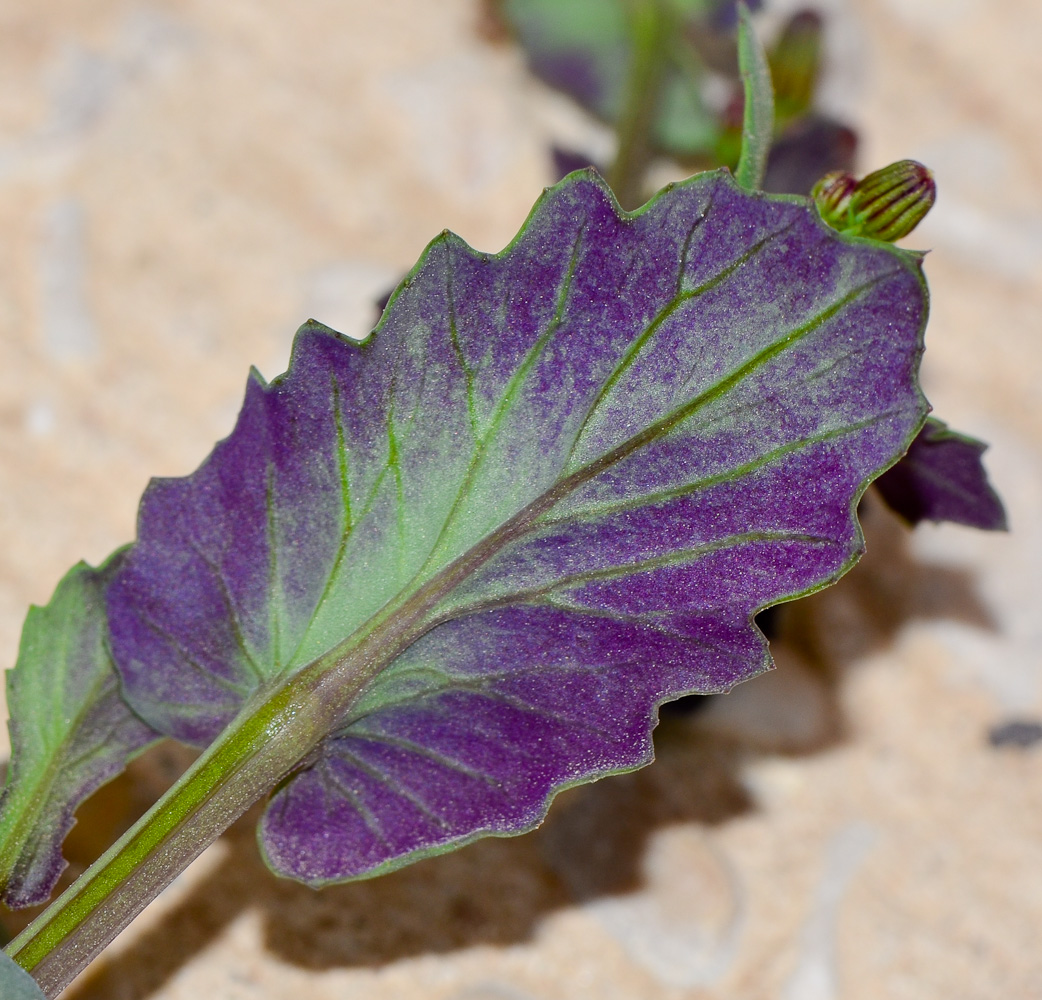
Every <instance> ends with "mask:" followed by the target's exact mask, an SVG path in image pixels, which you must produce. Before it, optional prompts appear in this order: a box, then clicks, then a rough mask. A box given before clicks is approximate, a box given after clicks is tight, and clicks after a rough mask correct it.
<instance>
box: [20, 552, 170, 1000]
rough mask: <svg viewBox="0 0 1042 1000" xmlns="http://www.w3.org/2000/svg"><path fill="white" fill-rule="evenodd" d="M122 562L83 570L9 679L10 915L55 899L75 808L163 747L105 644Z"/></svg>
mask: <svg viewBox="0 0 1042 1000" xmlns="http://www.w3.org/2000/svg"><path fill="white" fill-rule="evenodd" d="M121 558H122V557H121V556H120V555H117V556H115V557H114V558H112V559H110V560H109V561H108V562H107V563H106V564H105V565H104V566H103V567H102V568H101V569H92V568H91V567H90V566H87V565H86V564H85V563H80V564H79V565H78V566H75V567H73V568H72V569H71V570H70V571H69V573H68V574H67V575H66V577H65V579H64V580H62V582H61V583H60V584H58V588H57V590H56V591H55V593H54V597H53V598H52V599H51V602H50V604H48V605H47V606H46V607H44V608H37V607H34V608H31V609H30V610H29V614H28V616H27V618H26V620H25V627H24V629H23V630H22V642H21V646H20V648H19V652H18V662H17V663H16V665H15V667H14V669H13V670H11V671H8V674H7V701H8V705H9V706H10V711H11V721H10V723H9V728H10V731H11V754H12V757H11V767H10V770H9V772H8V778H7V785H6V787H5V788H4V791H3V796H2V798H0V898H2V899H3V901H4V903H6V904H7V905H8V906H9V907H12V908H18V907H22V906H32V905H34V904H36V903H42V902H43V901H44V900H45V899H46V898H47V897H48V896H49V895H50V894H51V890H52V889H53V888H54V885H55V883H56V882H57V881H58V877H59V875H61V873H62V870H63V869H64V868H65V862H64V860H63V859H62V855H61V843H62V840H64V839H65V835H66V834H67V833H68V832H69V830H70V829H71V827H72V825H73V823H74V822H75V821H74V819H73V813H74V812H75V810H76V808H77V807H78V806H79V804H80V803H81V802H82V801H83V800H84V799H85V798H86V797H87V796H88V795H90V794H91V792H93V791H95V790H96V789H97V788H99V787H100V786H101V785H103V784H105V783H106V782H107V781H110V780H111V779H112V778H114V777H115V776H116V775H117V774H119V772H120V771H122V770H123V768H124V767H126V765H127V762H128V761H129V760H130V759H131V758H132V757H133V756H135V755H136V754H138V753H140V752H141V751H142V750H143V749H144V748H145V747H146V746H147V745H148V744H150V743H152V742H154V741H155V740H156V739H157V738H158V737H157V734H156V733H155V731H154V730H152V729H151V728H150V727H149V726H147V725H146V724H145V723H144V722H142V721H141V720H140V719H139V718H138V717H137V716H136V715H134V713H133V712H132V711H131V710H130V709H129V708H128V707H127V705H126V704H124V702H123V700H122V698H121V697H120V694H119V682H118V680H117V677H116V672H115V669H114V668H113V665H112V660H111V658H110V656H109V652H108V648H107V644H106V642H107V640H106V634H105V614H104V611H103V593H104V588H105V586H106V584H107V583H108V580H109V578H110V577H111V575H112V573H113V571H114V570H115V569H116V567H117V565H118V564H119V562H120V561H121ZM2 996H3V998H5V1000H6V996H7V994H6V993H4V994H2Z"/></svg>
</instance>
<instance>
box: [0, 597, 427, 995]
mask: <svg viewBox="0 0 1042 1000" xmlns="http://www.w3.org/2000/svg"><path fill="white" fill-rule="evenodd" d="M413 596H414V598H418V597H419V596H420V595H413ZM425 610H426V605H425V604H424V602H423V601H417V600H414V602H412V603H411V605H410V602H408V601H406V602H405V607H402V606H398V607H397V608H396V609H395V608H388V609H386V612H387V613H384V614H381V615H378V616H377V619H376V620H374V622H373V624H372V627H371V628H369V629H367V630H365V633H364V634H361V635H359V636H358V637H357V639H355V640H353V641H351V643H350V644H349V645H348V647H347V648H343V647H338V648H337V649H334V650H333V651H331V652H330V653H329V654H327V655H326V656H324V657H322V658H320V659H318V660H316V661H315V662H314V663H312V664H311V665H310V666H308V667H306V668H305V669H304V670H302V671H301V672H300V673H298V674H295V675H293V676H292V677H291V678H289V679H288V680H286V681H284V682H282V683H281V684H278V685H277V686H273V687H269V688H267V689H266V690H264V691H261V692H258V694H257V695H255V696H254V697H253V698H252V699H250V700H249V701H248V702H247V703H246V704H245V705H244V706H243V708H242V710H241V711H240V713H239V715H238V716H237V717H236V719H235V720H234V721H233V722H232V723H231V724H230V725H229V726H228V727H227V729H225V731H224V732H223V733H222V734H221V735H220V736H219V737H218V738H217V739H216V740H215V741H214V742H213V743H212V744H211V745H210V746H209V747H208V748H207V750H206V752H205V753H204V754H203V755H202V756H201V757H200V758H199V759H198V760H197V761H196V762H195V763H194V764H193V765H192V767H190V768H189V769H188V770H187V771H186V772H185V773H184V775H182V777H181V778H180V780H179V781H178V782H177V783H176V784H175V785H174V786H173V787H172V788H171V789H170V790H169V791H168V792H167V793H166V794H165V795H164V796H163V797H162V798H161V799H159V801H158V802H156V803H155V805H154V806H153V807H152V808H151V809H150V810H149V811H148V812H147V813H146V814H145V815H144V816H143V817H142V818H141V819H140V820H139V821H138V822H137V823H136V824H135V825H134V826H133V827H132V828H131V829H130V830H128V831H127V833H126V834H124V835H123V837H121V838H120V840H118V841H117V842H116V843H115V844H114V845H113V846H112V847H111V848H110V849H109V850H108V851H107V852H106V853H105V854H104V855H102V857H101V858H99V859H98V861H96V862H95V863H94V864H93V865H92V866H91V867H90V868H89V869H88V870H87V871H86V872H85V873H84V874H83V875H82V876H81V877H80V878H79V879H78V880H77V881H76V882H75V883H74V884H73V885H72V886H70V888H69V889H67V890H66V891H65V893H63V894H62V895H61V896H60V897H59V898H58V899H57V900H56V901H55V902H54V903H53V904H52V905H51V906H49V907H48V908H47V910H45V911H44V912H43V913H42V914H41V915H40V916H39V917H37V919H36V920H35V921H33V923H32V924H30V925H29V926H28V927H27V928H26V929H25V930H24V931H23V932H22V933H21V934H20V935H19V936H18V937H17V938H15V940H14V941H12V942H11V944H10V945H9V946H8V947H7V952H8V954H9V955H10V956H11V957H12V958H13V959H14V960H15V961H16V962H18V964H19V965H21V966H22V967H23V968H24V969H26V970H27V971H29V972H31V973H32V975H33V977H34V978H35V979H36V981H37V983H38V984H39V985H40V988H41V989H42V990H43V991H44V993H45V994H46V995H47V996H48V997H56V996H57V995H58V994H59V993H60V992H61V991H62V990H63V989H64V988H65V987H66V986H68V985H69V983H70V982H72V980H73V979H74V978H75V977H76V976H77V975H78V974H79V973H80V972H81V971H82V970H83V969H84V968H86V966H87V965H88V964H89V963H90V962H91V961H92V960H93V959H94V957H95V956H97V955H98V954H99V953H100V952H101V950H102V949H103V948H104V947H105V946H106V945H107V944H109V942H110V941H112V940H113V939H114V938H115V937H116V935H117V934H119V932H120V931H121V930H123V928H124V927H126V926H127V924H129V923H130V921H131V920H133V919H134V917H136V916H137V915H138V914H139V913H140V912H141V911H142V910H143V909H144V908H145V907H146V906H147V905H148V904H149V903H150V902H151V901H152V900H153V899H155V898H156V896H158V895H159V893H160V892H162V890H163V889H165V888H166V887H167V886H168V885H169V884H170V883H171V882H172V881H173V880H174V879H175V878H176V877H177V876H178V875H179V874H180V873H181V872H182V871H184V869H185V868H187V867H188V865H189V864H191V862H192V861H194V860H195V859H196V858H197V857H198V856H199V855H200V854H201V853H202V852H203V851H204V850H205V849H206V848H207V847H208V846H209V845H210V844H211V843H212V842H213V841H214V840H216V839H217V837H219V836H220V835H221V833H223V832H224V831H225V830H226V829H227V828H228V827H229V826H230V825H231V824H232V823H234V822H235V820H236V819H238V818H239V817H240V816H241V815H242V814H243V813H244V812H245V811H246V810H247V809H248V808H249V807H250V806H251V805H253V803H254V802H257V801H258V800H260V799H261V798H263V797H265V796H266V795H267V794H268V793H269V792H270V791H271V790H272V789H273V788H274V787H275V785H276V784H277V783H278V782H279V781H280V780H281V779H282V778H283V777H285V776H286V775H287V774H289V773H290V772H291V771H292V770H293V769H294V768H296V767H297V766H299V765H300V764H302V763H303V762H305V761H306V760H307V759H308V757H309V755H310V754H311V753H312V752H313V751H314V750H315V748H316V747H317V746H318V744H319V743H320V742H321V740H322V739H323V738H324V737H325V736H327V735H328V734H329V732H330V731H331V730H332V729H334V728H335V727H336V725H337V722H338V720H342V719H343V718H344V717H345V715H346V713H347V712H348V710H349V708H350V705H351V704H352V703H353V702H354V700H355V699H356V698H357V697H358V694H359V692H360V691H361V690H362V688H363V687H364V686H365V684H366V683H368V681H369V680H370V679H371V678H372V677H373V676H374V674H375V673H377V672H378V671H379V670H380V669H381V668H382V667H383V666H385V665H386V664H387V663H388V662H390V661H391V660H393V659H394V658H395V657H396V656H398V654H399V653H400V652H401V651H402V649H404V648H405V647H406V646H408V645H409V644H410V643H412V642H414V641H415V640H416V638H417V637H418V635H419V634H422V632H423V631H425V630H426V628H427V627H428V626H427V624H426V623H425V622H424V621H423V618H424V614H423V612H424V611H425ZM394 611H397V612H398V614H397V615H395V614H394V613H393V612H394Z"/></svg>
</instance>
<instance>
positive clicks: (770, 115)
mask: <svg viewBox="0 0 1042 1000" xmlns="http://www.w3.org/2000/svg"><path fill="white" fill-rule="evenodd" d="M738 68H739V71H740V72H741V75H742V88H743V90H744V93H745V110H744V112H743V117H742V152H741V155H740V156H739V158H738V166H737V167H736V168H735V172H734V177H735V180H736V181H738V183H739V184H740V185H741V186H742V187H743V188H745V190H746V191H756V190H758V189H759V188H760V187H761V186H762V185H763V177H764V174H765V173H766V171H767V155H768V153H770V151H771V139H772V138H773V135H774V89H773V87H772V86H771V70H770V67H769V65H768V63H767V54H766V52H764V49H763V46H762V45H761V44H760V40H759V38H757V36H756V32H755V30H754V29H753V23H752V16H751V15H750V14H749V8H748V7H747V6H746V5H745V3H744V2H740V3H739V4H738Z"/></svg>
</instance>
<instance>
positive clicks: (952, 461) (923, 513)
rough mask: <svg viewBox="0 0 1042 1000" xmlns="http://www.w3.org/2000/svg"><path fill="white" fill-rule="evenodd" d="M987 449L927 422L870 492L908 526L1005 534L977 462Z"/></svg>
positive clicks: (1003, 516) (984, 473)
mask: <svg viewBox="0 0 1042 1000" xmlns="http://www.w3.org/2000/svg"><path fill="white" fill-rule="evenodd" d="M987 448H988V446H987V445H986V444H985V443H984V442H983V441H978V440H977V439H976V438H972V437H968V436H967V435H965V434H959V433H958V432H957V431H953V430H951V429H950V428H949V427H948V426H947V424H944V423H943V422H941V421H940V420H936V419H934V418H933V417H931V418H930V419H929V420H927V421H926V424H925V425H924V426H923V429H922V430H921V431H920V432H919V435H918V436H917V437H916V439H915V440H914V441H913V442H912V444H911V447H910V448H909V449H908V454H907V455H905V457H904V458H902V459H901V461H900V462H898V464H897V465H895V466H894V467H893V468H892V469H890V470H889V471H888V472H887V473H885V474H884V475H883V476H880V478H879V480H878V481H877V482H876V487H877V488H878V489H879V493H880V495H881V496H882V498H883V499H884V500H885V501H886V503H887V505H888V506H889V507H890V508H891V510H894V511H895V512H896V513H898V514H900V515H901V516H902V517H903V518H904V519H905V520H906V521H908V523H909V524H913V525H914V524H918V523H919V522H920V521H951V522H952V523H954V524H965V525H968V526H969V527H971V528H981V529H983V530H985V531H1005V530H1006V512H1005V510H1004V509H1003V507H1002V501H1001V500H1000V499H999V496H998V494H997V493H996V492H995V490H994V489H993V488H992V486H991V483H990V482H989V481H988V473H987V471H986V470H985V468H984V464H983V462H982V461H981V458H982V456H983V455H984V452H985V451H986V450H987Z"/></svg>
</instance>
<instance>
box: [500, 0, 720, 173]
mask: <svg viewBox="0 0 1042 1000" xmlns="http://www.w3.org/2000/svg"><path fill="white" fill-rule="evenodd" d="M500 6H501V9H502V11H503V14H504V16H505V17H506V18H507V20H508V22H509V23H510V25H511V27H512V28H513V29H514V31H516V32H517V36H518V40H519V41H520V43H521V45H522V46H523V47H524V49H525V52H526V54H527V56H528V61H529V66H530V67H531V69H532V72H533V73H535V75H536V76H538V77H540V78H541V79H543V80H545V81H546V82H547V83H549V84H550V85H551V86H553V87H557V88H558V89H560V90H563V91H564V92H565V93H567V94H569V95H571V96H572V97H574V98H575V99H576V100H577V101H578V102H579V103H580V104H582V105H583V106H584V107H585V108H587V109H588V110H590V111H592V112H593V113H594V114H595V115H597V116H598V117H599V118H601V119H603V120H604V121H606V122H608V123H609V124H615V123H616V122H617V121H618V120H619V118H620V116H621V115H622V112H623V108H624V106H625V102H626V93H625V90H626V82H627V79H628V73H629V65H630V61H631V57H632V54H633V39H632V37H631V29H630V23H629V5H628V4H627V3H626V2H625V0H502V3H501V5H500ZM665 6H666V7H667V8H673V13H674V15H675V17H676V19H677V23H678V24H679V25H681V26H683V28H684V29H685V30H686V31H687V32H695V31H698V32H699V33H701V34H703V35H707V36H712V38H713V40H714V41H716V42H717V44H721V40H720V39H719V38H718V36H719V33H720V30H721V29H723V30H725V31H726V30H730V29H733V27H734V25H733V24H731V23H727V19H726V18H721V16H720V15H722V14H725V13H730V14H732V15H733V11H734V4H732V3H725V4H720V3H715V2H711V0H694V2H692V0H685V2H679V0H675V2H671V3H667V4H666V5H665ZM733 45H734V43H733V40H732V41H730V47H731V49H732V50H733ZM732 58H733V53H732ZM665 61H666V65H665V67H664V68H663V75H664V81H663V85H662V95H661V102H660V105H659V114H658V116H657V121H656V122H655V128H654V141H655V145H656V147H657V148H658V149H660V150H662V151H663V152H667V153H672V154H674V155H678V156H692V155H698V154H708V153H711V152H712V151H713V149H714V148H715V146H716V142H717V139H718V137H719V134H720V125H719V123H718V122H717V119H716V116H715V115H714V113H713V112H712V111H711V110H710V109H709V108H707V107H706V106H705V104H704V103H703V101H702V95H701V89H700V88H701V85H702V81H703V77H704V75H705V73H706V66H705V63H704V60H703V57H702V55H700V53H699V51H698V49H697V48H696V47H695V46H694V45H692V44H691V42H690V41H689V39H688V38H687V37H686V35H685V32H683V31H678V32H676V33H675V34H674V36H673V37H672V39H671V42H670V45H669V47H668V50H667V51H666V53H665Z"/></svg>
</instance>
